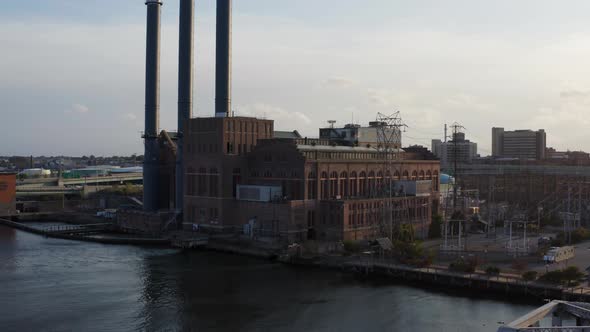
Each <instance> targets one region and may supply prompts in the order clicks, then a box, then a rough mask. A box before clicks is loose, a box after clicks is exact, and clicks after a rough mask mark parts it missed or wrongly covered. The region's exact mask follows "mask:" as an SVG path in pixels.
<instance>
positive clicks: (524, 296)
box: [0, 218, 590, 303]
mask: <svg viewBox="0 0 590 332" xmlns="http://www.w3.org/2000/svg"><path fill="white" fill-rule="evenodd" d="M0 225H4V226H7V227H11V228H14V229H18V230H21V231H24V232H28V233H33V234H37V235H42V236H45V237H52V238H58V239H65V240H74V241H82V242H84V241H86V242H94V243H101V244H114V245H135V246H161V247H172V245H171V241H170V240H168V239H157V238H133V237H129V238H112V237H111V238H95V237H88V236H77V235H70V234H55V233H49V232H47V231H45V230H41V229H37V228H34V227H30V226H27V225H24V224H22V223H18V222H13V221H10V220H7V219H2V218H0ZM177 249H179V248H177ZM181 250H187V249H181ZM196 250H202V251H212V252H221V253H227V254H232V255H242V256H250V257H255V258H259V259H266V260H273V261H277V262H279V263H281V264H284V265H286V266H291V267H293V268H313V269H323V270H338V271H341V272H343V273H348V274H350V275H353V276H355V277H357V278H358V277H361V278H362V279H364V280H372V281H386V282H395V283H401V284H406V285H409V286H412V287H417V288H426V289H434V290H437V291H442V292H445V293H448V294H450V295H453V294H456V295H459V296H460V295H461V293H463V294H465V293H470V295H475V296H476V297H490V296H491V297H494V298H496V299H502V300H509V299H511V298H512V299H514V297H517V298H518V299H520V300H525V301H526V302H536V303H542V302H543V301H544V300H546V299H552V300H553V299H557V300H579V301H584V302H590V292H588V293H586V292H584V293H576V292H575V291H568V290H567V289H564V288H562V287H558V286H554V285H549V284H541V283H535V282H532V283H531V282H529V283H527V282H525V281H523V280H521V279H520V278H514V277H507V276H502V275H500V276H487V275H485V274H482V273H477V272H476V273H471V274H462V273H456V272H451V271H449V270H448V269H444V268H436V267H426V268H415V267H410V266H404V265H399V264H393V263H391V262H387V261H381V260H378V259H362V258H360V257H355V256H349V257H342V256H332V257H318V258H310V259H306V258H294V259H293V258H289V259H285V258H282V257H280V255H279V253H278V252H276V251H274V250H269V249H263V248H257V247H250V246H248V247H247V246H243V245H239V244H236V243H231V242H228V241H219V240H215V239H213V240H210V241H209V243H208V244H207V245H205V246H201V247H198V248H196ZM453 291H455V292H458V293H459V294H457V293H454V292H453ZM473 292H476V293H473ZM465 295H467V294H465Z"/></svg>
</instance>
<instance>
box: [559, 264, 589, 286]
mask: <svg viewBox="0 0 590 332" xmlns="http://www.w3.org/2000/svg"><path fill="white" fill-rule="evenodd" d="M561 275H562V280H563V281H565V282H566V285H568V286H575V285H577V284H579V280H580V279H581V278H583V277H584V276H585V274H584V273H583V272H582V271H580V269H578V267H577V266H568V267H567V268H565V269H564V270H563V271H562V272H561Z"/></svg>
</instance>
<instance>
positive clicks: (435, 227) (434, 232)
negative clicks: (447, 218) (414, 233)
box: [428, 214, 443, 239]
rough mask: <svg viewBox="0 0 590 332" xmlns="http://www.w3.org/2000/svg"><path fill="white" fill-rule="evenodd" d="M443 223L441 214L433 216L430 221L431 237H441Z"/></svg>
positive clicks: (429, 233) (429, 230)
mask: <svg viewBox="0 0 590 332" xmlns="http://www.w3.org/2000/svg"><path fill="white" fill-rule="evenodd" d="M442 223H443V218H442V216H441V215H440V214H436V215H434V216H433V217H432V222H431V223H430V227H429V228H428V238H429V239H438V238H440V237H441V227H442Z"/></svg>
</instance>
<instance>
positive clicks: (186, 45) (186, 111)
mask: <svg viewBox="0 0 590 332" xmlns="http://www.w3.org/2000/svg"><path fill="white" fill-rule="evenodd" d="M194 16H195V0H180V18H179V19H180V20H179V22H180V23H179V38H178V138H177V140H176V146H177V149H176V204H175V205H176V211H177V212H180V213H181V212H182V210H183V204H184V160H183V155H182V154H183V146H184V133H183V131H184V126H185V124H186V122H187V121H188V120H189V119H190V118H191V115H192V113H193V50H194V18H195V17H194Z"/></svg>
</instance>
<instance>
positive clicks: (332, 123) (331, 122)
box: [328, 120, 336, 128]
mask: <svg viewBox="0 0 590 332" xmlns="http://www.w3.org/2000/svg"><path fill="white" fill-rule="evenodd" d="M328 123H329V124H330V128H334V124H335V123H336V120H328Z"/></svg>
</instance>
